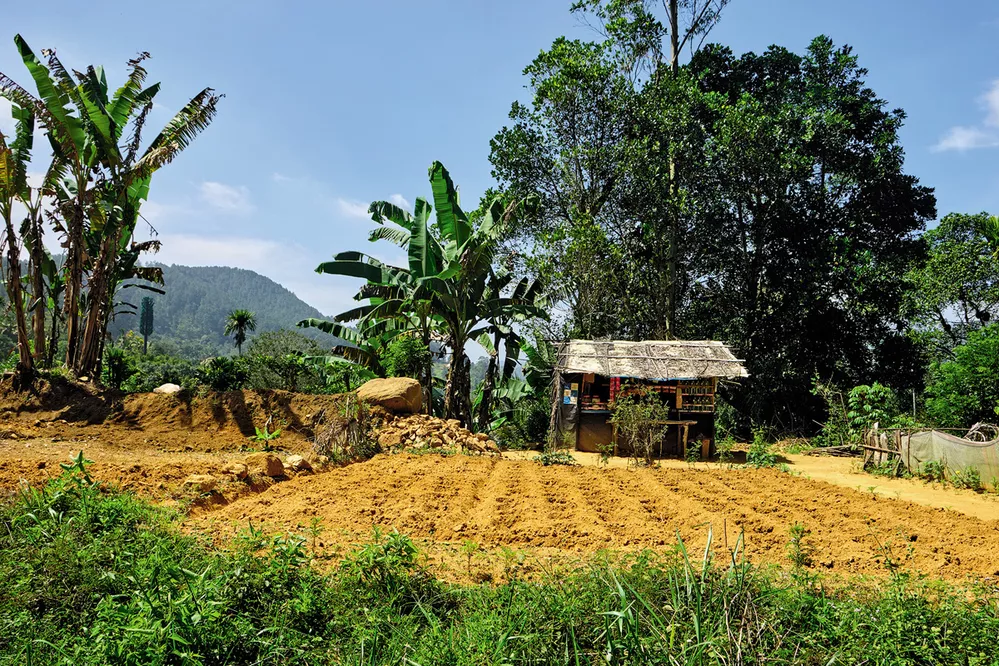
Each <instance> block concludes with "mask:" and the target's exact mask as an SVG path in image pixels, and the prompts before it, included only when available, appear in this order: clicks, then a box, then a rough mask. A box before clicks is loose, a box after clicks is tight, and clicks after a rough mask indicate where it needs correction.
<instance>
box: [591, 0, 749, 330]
mask: <svg viewBox="0 0 999 666" xmlns="http://www.w3.org/2000/svg"><path fill="white" fill-rule="evenodd" d="M729 2H731V0H579V1H578V2H575V3H574V4H573V11H574V12H581V13H589V14H590V15H593V16H595V17H596V18H597V19H598V20H599V21H600V22H601V31H602V32H603V33H604V34H605V35H606V36H607V38H608V41H609V42H611V43H614V44H617V45H618V48H619V49H620V50H621V51H623V54H624V55H623V57H624V59H625V61H626V62H628V63H629V64H630V65H631V68H632V70H633V71H634V72H635V73H636V74H639V73H641V72H642V71H643V70H644V71H646V72H647V74H648V77H649V79H650V81H649V84H648V86H647V88H648V90H647V91H646V92H648V91H649V90H651V91H652V92H653V94H652V96H651V97H650V98H649V101H650V102H651V108H657V107H658V108H662V106H661V105H660V104H657V101H659V100H660V97H659V95H658V94H657V93H659V92H660V90H659V89H660V88H661V86H663V85H664V84H665V85H666V86H667V87H669V86H672V85H676V84H677V83H678V81H677V79H678V77H679V74H680V58H681V54H682V52H683V50H684V49H689V51H690V55H691V56H694V55H696V53H697V52H698V51H699V50H700V49H701V47H702V46H703V44H704V42H705V40H706V39H707V36H708V35H709V34H710V33H711V30H712V29H713V28H714V27H715V25H716V24H717V23H718V21H719V20H720V19H721V15H722V11H723V10H724V9H725V7H726V6H727V5H728V4H729ZM666 108H667V109H668V108H669V106H667V107H666ZM646 119H652V120H653V123H652V128H650V127H648V125H647V126H646V132H647V133H646V134H645V136H646V137H650V138H652V139H653V142H654V148H655V152H657V153H660V154H661V155H662V157H664V158H665V159H664V160H662V161H659V160H656V159H653V160H649V159H647V158H648V157H649V156H646V159H644V160H641V161H640V162H639V164H638V166H644V167H646V168H645V169H644V179H645V180H646V181H647V182H648V184H649V185H651V186H652V189H653V190H658V191H659V194H658V196H657V201H656V202H655V203H653V205H652V206H651V207H650V208H649V207H647V209H646V210H645V211H644V212H643V215H642V222H641V226H642V229H643V231H645V232H646V233H645V234H644V236H645V237H646V238H645V239H644V240H646V242H649V243H650V245H651V247H650V249H649V251H648V252H647V253H646V254H647V255H648V256H655V255H656V254H658V252H657V250H658V248H661V247H662V246H663V245H665V247H666V256H665V268H666V272H665V274H661V275H660V276H659V277H660V278H661V279H660V280H659V281H658V282H659V283H660V285H659V286H661V287H665V289H662V290H661V291H659V292H658V293H657V294H654V295H653V297H654V298H657V299H662V298H663V297H665V303H664V304H663V306H662V307H660V308H658V309H659V310H660V312H659V317H658V319H659V320H660V321H661V322H662V323H663V326H662V328H663V329H664V331H665V334H666V335H672V334H673V332H674V331H675V329H676V328H677V326H676V323H677V322H676V316H677V309H678V307H679V303H680V298H681V296H682V294H681V291H680V284H681V282H680V281H681V277H680V270H679V266H680V262H681V248H680V243H681V241H682V239H683V234H682V227H683V225H684V220H683V214H684V211H683V206H682V202H683V201H684V197H683V196H682V192H681V183H680V180H679V178H680V172H682V171H683V170H684V169H686V168H687V167H688V163H685V162H681V158H682V152H683V147H684V145H685V144H684V142H683V141H678V140H676V136H675V135H674V133H673V132H672V131H671V129H672V128H673V123H672V122H671V120H674V119H675V116H674V117H673V118H672V119H671V118H670V115H669V114H668V113H667V114H665V115H658V114H653V115H648V114H647V115H646ZM653 128H654V129H653ZM649 129H652V131H651V132H648V130H649ZM681 134H683V133H682V132H681ZM638 136H642V134H638ZM693 164H694V163H693V162H691V163H689V165H693ZM650 166H651V167H652V168H648V167H650ZM689 177H690V175H689V174H688V178H689ZM641 200H642V199H639V201H641Z"/></svg>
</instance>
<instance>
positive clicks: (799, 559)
mask: <svg viewBox="0 0 999 666" xmlns="http://www.w3.org/2000/svg"><path fill="white" fill-rule="evenodd" d="M809 534H811V532H810V531H809V530H808V529H806V528H805V526H804V524H802V523H795V524H794V525H791V541H790V543H788V546H787V559H789V560H790V561H791V564H793V565H794V566H795V567H797V568H799V569H800V568H802V567H809V566H811V565H812V552H813V548H812V546H811V544H809V543H807V542H806V541H805V539H806V538H807V537H808V535H809Z"/></svg>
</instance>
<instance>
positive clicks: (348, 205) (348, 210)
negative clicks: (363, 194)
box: [336, 198, 370, 220]
mask: <svg viewBox="0 0 999 666" xmlns="http://www.w3.org/2000/svg"><path fill="white" fill-rule="evenodd" d="M336 205H337V208H339V209H340V213H341V214H342V215H343V216H345V217H352V218H355V219H358V220H367V219H368V218H369V217H370V215H368V204H366V203H362V202H360V201H351V200H349V199H341V198H338V199H337V200H336Z"/></svg>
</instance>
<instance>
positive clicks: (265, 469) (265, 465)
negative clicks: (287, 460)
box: [246, 451, 284, 476]
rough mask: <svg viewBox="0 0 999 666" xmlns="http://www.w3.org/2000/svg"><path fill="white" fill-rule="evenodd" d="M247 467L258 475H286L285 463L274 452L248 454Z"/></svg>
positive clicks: (251, 472)
mask: <svg viewBox="0 0 999 666" xmlns="http://www.w3.org/2000/svg"><path fill="white" fill-rule="evenodd" d="M246 467H247V469H248V471H249V472H250V474H256V475H258V476H284V463H282V462H281V459H280V458H278V457H277V456H276V455H274V454H273V453H266V452H264V451H260V452H258V453H251V454H250V455H248V456H246Z"/></svg>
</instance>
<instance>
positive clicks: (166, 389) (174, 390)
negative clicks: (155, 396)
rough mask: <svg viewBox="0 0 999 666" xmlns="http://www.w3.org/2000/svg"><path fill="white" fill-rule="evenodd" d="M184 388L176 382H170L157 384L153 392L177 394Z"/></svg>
mask: <svg viewBox="0 0 999 666" xmlns="http://www.w3.org/2000/svg"><path fill="white" fill-rule="evenodd" d="M182 390H183V389H181V388H180V387H179V386H177V385H176V384H170V383H169V382H168V383H166V384H163V385H161V386H157V387H156V388H154V389H153V393H165V394H166V395H177V394H178V393H180V392H181V391H182Z"/></svg>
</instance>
